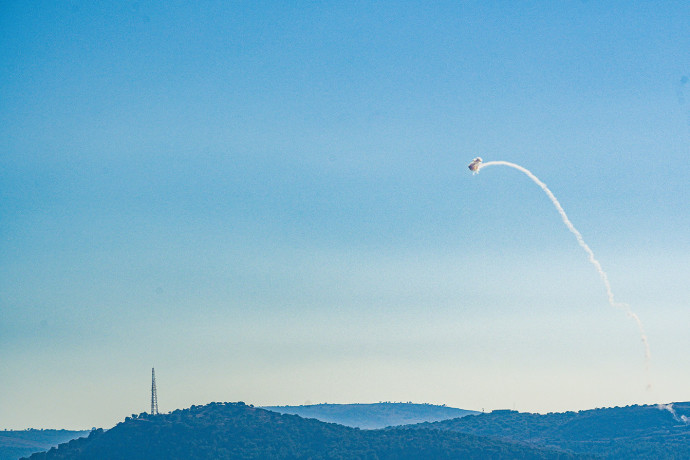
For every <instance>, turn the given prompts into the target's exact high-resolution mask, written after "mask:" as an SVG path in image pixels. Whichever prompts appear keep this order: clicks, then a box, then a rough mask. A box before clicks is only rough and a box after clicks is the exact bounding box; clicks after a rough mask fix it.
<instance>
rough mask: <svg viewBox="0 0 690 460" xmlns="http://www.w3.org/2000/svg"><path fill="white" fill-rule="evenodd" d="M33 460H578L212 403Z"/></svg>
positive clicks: (433, 433)
mask: <svg viewBox="0 0 690 460" xmlns="http://www.w3.org/2000/svg"><path fill="white" fill-rule="evenodd" d="M30 458H31V460H56V459H74V460H84V459H98V460H111V459H112V460H115V459H123V458H126V459H130V460H133V459H149V460H150V459H188V460H193V459H371V460H375V459H431V458H433V459H451V458H452V459H456V458H464V459H486V458H492V459H556V458H558V459H565V458H575V456H572V455H568V454H564V453H558V452H554V451H547V450H543V449H534V448H531V447H527V446H524V445H517V444H513V443H508V442H502V441H497V440H489V439H484V438H481V437H478V436H474V435H468V434H463V433H456V432H451V431H440V430H434V429H429V430H426V429H419V430H405V429H392V430H359V429H357V428H350V427H345V426H342V425H337V424H333V423H324V422H321V421H318V420H314V419H303V418H301V417H299V416H297V415H288V414H278V413H276V412H271V411H267V410H264V409H259V408H254V407H252V406H247V405H245V404H243V403H235V404H231V403H213V404H209V405H206V406H192V407H191V408H189V409H185V410H176V411H174V412H172V413H170V414H163V415H157V416H148V415H146V414H141V415H140V416H138V417H134V418H127V419H126V420H125V421H124V422H122V423H119V424H118V425H117V426H115V427H114V428H112V429H110V430H108V431H102V430H96V431H93V432H92V433H91V434H90V435H89V437H88V438H83V439H78V440H73V441H70V442H69V443H67V444H63V445H61V446H59V448H57V449H51V450H50V451H48V452H46V453H41V454H34V455H32V456H31V457H30Z"/></svg>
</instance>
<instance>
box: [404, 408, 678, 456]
mask: <svg viewBox="0 0 690 460" xmlns="http://www.w3.org/2000/svg"><path fill="white" fill-rule="evenodd" d="M689 416H690V403H675V404H673V405H667V406H656V405H654V406H628V407H614V408H606V409H593V410H586V411H580V412H564V413H549V414H544V415H541V414H530V413H520V412H515V411H494V412H491V413H488V414H479V415H474V416H468V417H463V418H458V419H453V420H445V421H441V422H434V423H422V424H419V425H414V426H412V427H409V428H424V429H429V428H435V429H439V430H444V431H447V430H450V431H456V432H461V433H468V434H476V435H480V436H489V437H492V438H494V439H502V440H513V441H522V442H526V443H528V444H530V445H534V446H541V447H559V448H562V449H565V450H568V451H572V452H578V453H589V454H594V455H597V456H600V457H603V458H615V459H626V458H635V459H639V458H641V459H645V458H649V459H689V458H690V425H689V424H688V422H690V420H689V419H688V418H687V417H689Z"/></svg>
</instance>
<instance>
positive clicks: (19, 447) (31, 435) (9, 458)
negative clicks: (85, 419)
mask: <svg viewBox="0 0 690 460" xmlns="http://www.w3.org/2000/svg"><path fill="white" fill-rule="evenodd" d="M88 434H89V432H88V431H69V430H33V429H29V430H18V431H14V430H11V431H10V430H5V431H0V460H17V459H18V458H19V457H24V456H26V455H31V454H32V453H34V452H40V451H43V450H46V449H50V448H51V447H53V446H57V445H58V444H61V443H63V442H67V441H69V440H70V439H74V438H78V437H80V436H87V435H88Z"/></svg>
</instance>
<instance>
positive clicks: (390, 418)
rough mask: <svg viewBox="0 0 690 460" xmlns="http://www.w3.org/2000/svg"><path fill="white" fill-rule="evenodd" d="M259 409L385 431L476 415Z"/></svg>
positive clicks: (383, 408)
mask: <svg viewBox="0 0 690 460" xmlns="http://www.w3.org/2000/svg"><path fill="white" fill-rule="evenodd" d="M262 409H267V410H271V411H274V412H279V413H281V414H294V415H299V416H300V417H304V418H315V419H317V420H321V421H322V422H330V423H339V424H341V425H345V426H350V427H354V428H362V429H376V428H386V427H389V426H396V425H410V424H414V423H422V422H436V421H440V420H448V419H452V418H458V417H465V416H467V415H472V414H478V413H479V412H477V411H471V410H465V409H456V408H454V407H448V406H437V405H434V404H415V403H393V402H381V403H371V404H327V403H324V404H310V405H303V406H263V407H262Z"/></svg>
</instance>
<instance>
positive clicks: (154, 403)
mask: <svg viewBox="0 0 690 460" xmlns="http://www.w3.org/2000/svg"><path fill="white" fill-rule="evenodd" d="M151 415H158V393H157V392H156V371H155V369H154V368H153V367H152V368H151Z"/></svg>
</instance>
